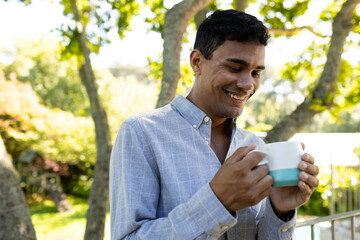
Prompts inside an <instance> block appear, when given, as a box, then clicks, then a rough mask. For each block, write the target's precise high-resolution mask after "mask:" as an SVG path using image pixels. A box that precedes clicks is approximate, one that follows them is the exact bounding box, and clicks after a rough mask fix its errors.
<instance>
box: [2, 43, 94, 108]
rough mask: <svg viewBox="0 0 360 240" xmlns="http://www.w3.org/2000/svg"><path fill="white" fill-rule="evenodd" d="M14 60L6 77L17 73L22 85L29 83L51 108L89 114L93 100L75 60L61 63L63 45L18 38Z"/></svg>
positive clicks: (5, 69)
mask: <svg viewBox="0 0 360 240" xmlns="http://www.w3.org/2000/svg"><path fill="white" fill-rule="evenodd" d="M15 46H16V48H17V53H16V55H15V54H14V53H13V54H14V55H15V56H14V61H13V62H12V63H11V64H10V65H9V66H6V67H4V71H5V74H6V75H7V76H8V75H9V74H10V73H11V72H16V73H17V79H18V80H20V81H21V82H29V83H30V84H31V86H32V89H34V91H35V92H36V94H37V95H38V96H39V97H40V103H41V104H43V105H45V106H47V107H49V108H60V109H62V110H65V111H71V112H72V113H73V114H75V115H89V114H90V110H89V100H88V98H87V96H86V93H85V89H84V87H83V86H82V84H81V82H80V79H79V74H78V69H77V63H76V61H75V60H74V59H68V60H67V61H61V59H60V44H59V42H58V41H55V40H53V39H51V38H49V37H46V36H43V37H41V38H40V39H37V40H35V39H28V38H26V39H18V40H17V42H16V44H15Z"/></svg>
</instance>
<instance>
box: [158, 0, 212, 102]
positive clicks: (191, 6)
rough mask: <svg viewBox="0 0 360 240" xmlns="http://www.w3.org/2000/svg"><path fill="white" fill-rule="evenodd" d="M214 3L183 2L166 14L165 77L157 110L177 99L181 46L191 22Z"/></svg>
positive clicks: (190, 0)
mask: <svg viewBox="0 0 360 240" xmlns="http://www.w3.org/2000/svg"><path fill="white" fill-rule="evenodd" d="M212 1H213V0H183V1H182V2H180V3H178V4H176V5H175V6H174V7H172V8H171V9H169V10H168V11H167V12H166V14H165V19H164V30H163V38H164V45H163V46H164V52H163V77H162V80H161V90H160V94H159V99H158V102H157V104H156V107H157V108H158V107H162V106H164V105H166V104H168V103H169V102H171V100H172V99H173V98H174V97H175V94H176V88H177V84H178V82H179V78H180V51H181V44H182V40H183V35H184V32H185V30H186V27H187V25H188V23H189V21H190V20H191V18H193V17H194V16H195V14H196V13H197V12H199V11H200V10H201V9H203V8H204V7H206V6H207V5H208V4H209V3H211V2H212Z"/></svg>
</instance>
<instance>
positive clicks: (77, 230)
mask: <svg viewBox="0 0 360 240" xmlns="http://www.w3.org/2000/svg"><path fill="white" fill-rule="evenodd" d="M68 200H69V201H70V203H71V204H72V207H73V211H71V212H65V213H59V212H57V211H56V208H55V204H54V202H53V201H51V200H49V199H46V200H45V201H44V204H42V203H41V202H39V201H29V207H30V213H31V220H32V223H33V225H34V228H35V231H36V237H37V239H38V240H81V239H83V238H84V233H85V226H86V211H87V208H88V205H87V199H82V198H76V197H71V196H68ZM109 224H110V221H109V213H108V214H107V216H106V224H105V237H104V240H108V239H110V225H109Z"/></svg>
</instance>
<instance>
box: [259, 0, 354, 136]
mask: <svg viewBox="0 0 360 240" xmlns="http://www.w3.org/2000/svg"><path fill="white" fill-rule="evenodd" d="M359 2H360V0H347V1H346V2H345V3H344V4H343V6H342V8H341V10H340V12H339V13H338V14H337V16H336V17H335V18H334V22H333V34H332V36H331V40H330V47H329V51H328V53H327V60H326V63H325V66H324V70H323V72H322V74H321V76H320V79H319V82H318V84H317V86H316V88H315V89H314V90H313V91H312V92H311V94H310V95H309V96H308V97H306V98H305V100H304V102H303V103H302V104H300V105H299V106H298V107H297V109H296V110H295V111H294V112H293V113H291V114H290V115H288V116H286V117H285V118H284V119H282V121H281V122H279V123H278V124H276V125H275V126H274V128H273V129H272V130H270V131H269V132H268V133H267V136H266V137H265V142H277V141H285V140H288V139H289V138H291V137H292V136H293V135H294V134H295V133H296V132H299V131H300V130H301V129H302V128H303V127H304V126H305V125H307V124H308V123H310V121H311V120H312V118H313V117H314V116H315V115H316V114H318V113H320V112H322V111H324V110H325V109H328V108H330V107H331V106H332V104H333V92H334V88H333V86H334V84H335V83H336V81H337V79H338V76H339V71H340V65H341V55H342V52H343V48H344V44H345V41H346V37H347V36H348V35H349V33H350V31H351V30H352V28H353V25H352V24H351V21H352V17H353V14H354V10H355V7H356V6H357V5H358V4H359Z"/></svg>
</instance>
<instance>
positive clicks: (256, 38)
mask: <svg viewBox="0 0 360 240" xmlns="http://www.w3.org/2000/svg"><path fill="white" fill-rule="evenodd" d="M269 38H270V36H269V34H268V29H267V28H266V27H265V26H264V24H263V23H262V22H261V21H259V20H258V19H257V18H256V17H254V16H252V15H250V14H247V13H244V12H240V11H236V10H232V9H231V10H216V11H215V12H214V13H213V14H211V15H210V16H209V17H207V18H206V19H205V20H204V21H203V22H202V23H201V24H200V26H199V29H198V31H197V33H196V39H195V44H194V49H198V50H199V51H200V52H201V53H202V54H203V55H204V57H205V58H206V59H211V57H212V54H213V52H214V51H215V50H216V49H217V48H218V47H219V46H220V45H221V44H223V43H224V42H225V41H226V40H235V41H238V42H256V43H260V44H263V45H264V46H266V45H267V42H268V40H269Z"/></svg>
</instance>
